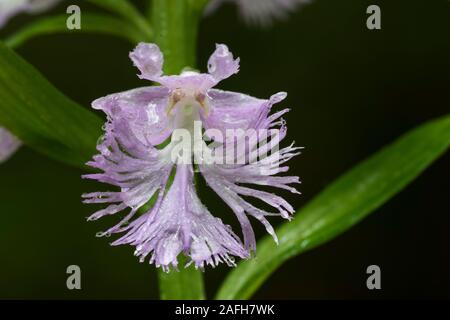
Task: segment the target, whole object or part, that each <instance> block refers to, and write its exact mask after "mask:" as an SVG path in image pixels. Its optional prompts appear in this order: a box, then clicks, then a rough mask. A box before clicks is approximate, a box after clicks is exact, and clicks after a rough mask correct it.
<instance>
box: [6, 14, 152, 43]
mask: <svg viewBox="0 0 450 320" xmlns="http://www.w3.org/2000/svg"><path fill="white" fill-rule="evenodd" d="M66 20H67V16H66V15H59V16H53V17H48V18H42V19H40V20H37V21H35V22H32V23H30V24H29V25H26V26H25V27H23V28H22V29H20V30H19V31H18V32H16V33H15V34H13V35H12V36H10V37H9V38H8V39H7V40H6V41H5V43H6V44H7V45H8V46H9V47H12V48H16V47H18V46H20V45H22V44H23V43H24V42H26V41H27V40H29V39H31V38H33V37H36V36H39V35H47V34H54V33H68V34H80V33H97V34H107V35H113V36H118V37H121V38H124V39H126V40H128V41H130V42H131V43H133V44H135V43H138V42H139V41H143V40H146V35H145V34H144V33H142V32H141V31H140V30H139V29H138V28H136V27H135V26H134V25H131V24H129V23H127V22H125V21H122V20H121V19H119V18H115V17H111V16H108V15H101V14H89V13H86V14H83V15H82V17H81V29H80V30H70V29H68V28H67V26H66Z"/></svg>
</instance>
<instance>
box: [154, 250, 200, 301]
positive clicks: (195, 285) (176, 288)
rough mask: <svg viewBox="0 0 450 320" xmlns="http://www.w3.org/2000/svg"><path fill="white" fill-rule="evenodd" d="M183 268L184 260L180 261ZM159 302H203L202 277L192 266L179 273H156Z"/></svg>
mask: <svg viewBox="0 0 450 320" xmlns="http://www.w3.org/2000/svg"><path fill="white" fill-rule="evenodd" d="M180 260H181V261H180V265H181V266H183V265H184V264H185V262H186V259H185V258H184V257H183V258H181V259H180ZM158 278H159V293H160V298H161V300H204V299H205V293H204V292H205V288H204V287H203V275H202V274H201V272H200V271H199V270H196V269H195V268H194V267H193V266H192V265H191V266H190V267H188V268H185V269H181V271H179V272H177V271H171V272H170V273H164V272H162V271H160V272H158Z"/></svg>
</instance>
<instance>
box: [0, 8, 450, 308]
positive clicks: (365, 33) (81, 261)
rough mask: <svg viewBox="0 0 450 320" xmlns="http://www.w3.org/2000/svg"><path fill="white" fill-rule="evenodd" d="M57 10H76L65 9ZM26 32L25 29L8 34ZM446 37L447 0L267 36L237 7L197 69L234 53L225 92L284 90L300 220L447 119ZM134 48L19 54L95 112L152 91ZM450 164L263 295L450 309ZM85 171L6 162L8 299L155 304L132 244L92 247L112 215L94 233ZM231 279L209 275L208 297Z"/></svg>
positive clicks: (56, 41) (303, 21) (25, 157)
mask: <svg viewBox="0 0 450 320" xmlns="http://www.w3.org/2000/svg"><path fill="white" fill-rule="evenodd" d="M143 2H144V1H136V3H138V5H141V6H142V4H143ZM72 3H73V2H72ZM369 4H378V5H380V7H381V9H382V30H378V31H369V30H367V29H366V27H365V20H366V17H367V15H366V13H365V11H366V8H367V6H368V5H369ZM81 8H82V11H83V10H86V11H87V10H88V7H87V6H85V5H81ZM53 12H54V13H56V12H59V13H63V12H65V7H64V5H61V6H59V7H58V8H56V9H55V10H53ZM29 20H32V19H30V18H27V17H19V18H17V19H14V20H13V21H12V22H11V23H10V24H9V26H8V28H7V29H6V30H3V31H2V33H1V35H2V36H4V35H6V34H8V33H10V32H12V31H13V30H15V29H17V28H18V27H20V26H21V25H22V24H24V23H26V22H27V21H29ZM449 31H450V2H449V1H447V0H433V1H411V0H408V1H406V0H397V1H365V0H364V1H354V0H353V1H351V0H340V1H336V0H316V1H314V3H313V4H311V5H309V6H306V7H304V8H303V10H300V11H298V12H297V13H296V14H294V15H292V16H291V19H290V20H288V21H286V22H278V23H276V24H275V25H274V26H273V27H272V28H269V29H265V30H260V29H258V28H249V27H248V26H246V25H245V24H244V23H243V22H242V21H241V20H239V19H238V18H237V15H236V13H235V10H234V8H233V7H232V6H226V7H224V8H222V9H221V10H220V12H218V13H216V14H214V15H212V16H210V17H208V18H206V19H204V20H203V22H202V24H201V30H200V37H199V44H198V52H199V57H198V61H199V67H200V68H201V69H202V70H205V66H206V61H207V58H208V56H209V54H210V53H211V52H212V51H213V49H214V44H215V43H217V42H218V43H226V44H227V45H228V46H229V47H230V48H231V50H232V51H233V52H234V53H235V54H236V55H237V56H239V57H241V72H240V73H239V75H237V76H234V77H233V78H231V79H229V80H227V81H225V82H223V83H221V84H220V88H223V89H228V90H235V91H241V92H245V93H249V94H252V95H255V96H258V97H269V96H270V95H271V94H273V93H275V92H277V91H287V92H288V93H289V97H288V99H287V100H286V101H285V103H284V105H285V106H289V107H292V111H291V112H290V114H289V115H288V116H287V117H286V119H287V121H288V125H289V136H290V139H292V140H295V141H296V143H297V144H298V145H301V146H305V150H304V153H303V155H301V156H300V157H298V158H296V159H294V160H293V161H292V162H291V168H292V171H293V172H295V173H296V174H298V175H300V177H301V178H302V180H303V185H302V186H301V187H300V189H301V191H302V193H303V195H302V196H301V197H290V195H287V197H288V198H289V199H290V200H291V201H292V203H293V204H294V206H295V207H296V208H299V207H301V206H302V205H304V204H305V203H306V201H308V200H309V199H311V198H312V197H313V196H314V195H315V194H317V193H318V192H319V191H320V190H321V189H323V188H324V187H325V186H326V185H327V184H328V183H330V182H331V181H332V180H333V179H334V178H336V177H337V176H338V175H340V174H341V173H343V172H344V171H345V170H347V169H349V168H351V167H352V166H353V165H354V164H356V163H357V162H358V161H360V160H362V159H364V158H365V157H367V156H368V155H370V154H372V153H373V152H375V151H377V150H378V149H379V148H380V147H382V146H383V145H385V144H386V143H389V142H390V141H392V140H393V139H395V138H396V137H398V136H399V135H400V134H402V133H403V132H405V131H407V130H408V129H411V128H413V127H414V126H417V125H418V124H420V123H422V122H424V121H426V120H428V119H431V118H433V117H437V116H440V115H443V114H445V113H448V112H449V110H450V108H449V89H450V81H449V80H450V62H449V57H450V37H449V35H450V33H449ZM131 49H132V46H131V45H129V44H128V43H126V42H124V41H122V40H118V39H115V38H109V37H104V36H92V35H90V36H87V35H82V34H72V35H57V36H47V37H41V38H39V39H35V40H33V41H30V42H29V43H28V44H26V45H25V46H23V47H22V48H20V49H19V50H18V52H19V53H20V54H21V55H22V56H23V57H24V58H26V59H27V60H28V61H30V62H31V63H32V64H33V65H34V66H36V67H37V68H38V69H39V70H40V71H41V72H42V73H43V74H44V75H45V76H46V77H47V78H48V79H49V80H50V81H51V82H52V83H53V84H55V85H56V87H58V88H59V89H60V90H62V91H63V92H64V93H65V94H67V95H68V96H70V97H71V98H73V99H74V100H76V101H78V102H79V103H81V104H83V105H85V106H89V103H90V102H91V101H92V100H94V99H95V98H98V97H101V96H104V95H106V94H108V93H112V92H117V91H123V90H126V89H131V88H133V87H137V86H143V85H146V83H145V82H142V81H139V80H138V79H137V77H136V76H135V74H136V70H135V69H134V68H133V66H132V64H131V62H130V61H129V60H128V52H129V51H130V50H131ZM0 99H1V97H0ZM449 160H450V156H449V154H446V155H445V156H444V157H443V158H441V159H440V160H439V161H437V163H435V164H434V165H433V166H431V167H430V168H429V169H428V170H427V171H426V172H425V173H424V174H423V175H422V176H421V177H420V178H419V179H417V180H416V181H415V182H414V183H413V184H411V185H410V186H409V187H407V188H406V189H405V190H404V191H402V192H401V193H400V194H399V195H397V196H396V197H395V198H394V199H393V200H392V201H390V202H389V203H388V204H387V205H384V206H383V207H382V208H381V209H379V210H377V211H376V212H375V213H374V214H373V215H371V216H369V218H367V219H366V220H364V221H363V222H362V223H360V224H359V225H358V226H356V227H354V228H353V229H352V230H350V231H349V232H347V233H345V234H344V235H342V236H340V237H338V238H337V239H335V240H334V241H332V242H330V243H328V244H326V245H324V246H322V247H320V248H318V249H316V250H314V251H312V252H309V253H306V254H304V255H302V256H300V257H297V258H296V259H293V260H291V261H290V262H288V263H286V264H285V265H284V266H283V267H282V268H281V269H280V270H278V272H276V273H275V274H274V275H273V276H272V277H271V278H270V279H269V280H268V281H267V283H266V284H265V285H264V286H263V287H262V288H261V289H260V290H259V291H258V293H257V295H256V298H280V299H281V298H286V299H296V298H431V297H434V298H450V273H449V270H450V250H449V244H450V235H449V227H450V204H449V196H450V179H449V178H450V170H449ZM82 173H83V172H82V171H81V170H77V169H73V168H69V167H66V166H64V165H62V164H60V163H57V162H54V161H52V160H49V159H46V158H44V157H43V156H40V155H39V154H36V153H35V152H34V151H32V150H30V149H28V148H23V149H22V150H21V151H20V152H19V153H18V154H17V155H16V156H15V157H14V158H13V159H12V160H11V161H9V162H7V163H6V164H3V165H1V166H0V177H1V184H0V211H1V212H0V214H1V222H0V259H1V260H0V298H64V299H92V298H105V299H106V298H126V299H134V298H138V299H148V298H157V282H156V273H155V269H154V267H153V266H149V265H148V264H139V263H138V262H137V259H136V258H135V257H134V256H133V255H132V253H133V249H132V248H131V247H118V248H117V247H116V248H113V247H110V246H109V245H108V241H109V240H108V239H105V238H102V239H97V238H95V233H96V232H97V231H101V230H104V229H105V228H106V227H108V226H110V225H112V224H113V223H114V222H115V221H117V217H110V218H105V219H103V220H101V221H97V222H90V223H87V222H86V221H85V217H86V216H88V215H89V214H90V213H91V212H93V210H94V209H95V208H94V207H92V206H88V205H82V204H81V202H80V194H81V193H83V192H87V191H94V190H97V189H99V188H101V186H99V185H98V184H96V183H93V182H88V181H83V180H81V179H80V175H81V174H82ZM103 188H104V187H103ZM201 196H202V198H203V199H204V201H205V202H206V203H207V205H208V207H209V208H210V210H211V211H212V212H213V213H214V214H216V215H218V216H221V217H223V218H224V220H225V221H226V222H228V223H233V225H235V222H234V220H235V218H234V217H233V215H232V213H231V212H230V211H229V210H228V209H225V206H224V205H223V204H222V203H221V202H220V201H219V200H218V199H217V196H215V195H214V194H212V192H211V191H209V190H208V189H207V188H205V187H202V188H201ZM296 219H301V216H297V217H296ZM272 221H273V222H274V223H275V224H277V223H278V222H279V221H277V219H272ZM255 229H256V231H257V233H258V234H259V235H261V234H263V228H262V227H261V226H259V225H256V224H255ZM71 264H76V265H79V266H80V267H81V270H82V290H81V291H76V290H75V291H69V290H67V289H66V286H65V282H66V277H67V275H66V268H67V266H68V265H71ZM370 264H377V265H379V266H380V267H381V271H382V290H380V291H375V292H374V291H369V290H367V289H366V287H365V280H366V277H367V276H366V274H365V270H366V267H367V266H368V265H370ZM228 270H229V269H228V268H227V267H224V266H220V267H219V268H217V269H215V270H210V269H209V270H207V272H206V273H205V278H206V284H207V290H208V294H209V295H210V296H211V295H212V293H213V292H215V290H216V288H217V287H218V285H219V282H220V281H221V279H222V278H223V277H224V275H225V273H226V272H228Z"/></svg>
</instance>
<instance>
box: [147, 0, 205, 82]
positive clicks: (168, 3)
mask: <svg viewBox="0 0 450 320" xmlns="http://www.w3.org/2000/svg"><path fill="white" fill-rule="evenodd" d="M205 3H206V1H205V0H153V1H152V7H151V15H152V18H151V19H152V23H153V27H154V30H155V34H154V36H155V42H156V43H157V44H158V45H159V47H160V48H161V50H162V51H163V53H164V60H165V63H164V71H165V72H166V73H167V74H174V73H179V72H180V71H181V70H182V69H183V68H184V67H192V68H193V67H195V63H196V58H195V57H196V48H197V31H198V24H199V20H200V17H201V15H202V12H203V7H204V5H205Z"/></svg>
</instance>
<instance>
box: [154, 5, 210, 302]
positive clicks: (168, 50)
mask: <svg viewBox="0 0 450 320" xmlns="http://www.w3.org/2000/svg"><path fill="white" fill-rule="evenodd" d="M206 2H207V1H205V0H153V1H152V7H151V20H152V25H153V28H154V32H155V33H154V37H155V38H154V39H155V42H156V44H158V45H159V47H160V48H161V50H162V52H163V53H164V71H165V73H166V74H177V73H179V72H180V71H181V70H183V68H185V67H190V68H195V62H196V58H195V57H196V47H197V31H198V25H199V20H200V17H201V14H202V11H203V7H204V5H205V4H206ZM185 262H186V258H185V257H183V258H182V259H181V261H179V264H180V266H181V267H180V271H179V272H175V271H172V272H170V273H164V272H162V271H158V276H159V289H160V296H161V299H164V300H168V299H176V300H182V299H186V300H201V299H205V292H204V285H203V275H202V273H201V272H200V271H198V270H196V269H195V268H194V267H193V266H190V267H189V268H183V265H184V264H185Z"/></svg>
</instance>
